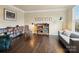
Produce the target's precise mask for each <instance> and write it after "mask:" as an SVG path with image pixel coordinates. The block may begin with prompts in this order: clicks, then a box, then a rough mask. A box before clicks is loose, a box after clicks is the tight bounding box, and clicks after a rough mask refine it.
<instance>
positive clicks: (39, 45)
mask: <svg viewBox="0 0 79 59" xmlns="http://www.w3.org/2000/svg"><path fill="white" fill-rule="evenodd" d="M8 52H9V53H64V49H63V47H62V46H61V45H60V44H59V42H58V38H57V36H47V35H33V36H32V37H31V38H29V39H28V40H27V39H26V38H23V39H18V41H16V43H15V44H14V46H13V47H12V48H11V49H10V50H9V51H8Z"/></svg>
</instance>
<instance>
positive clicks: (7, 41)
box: [0, 35, 11, 51]
mask: <svg viewBox="0 0 79 59" xmlns="http://www.w3.org/2000/svg"><path fill="white" fill-rule="evenodd" d="M10 47H11V38H10V37H9V35H3V36H0V51H1V50H6V49H9V48H10Z"/></svg>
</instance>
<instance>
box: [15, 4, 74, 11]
mask: <svg viewBox="0 0 79 59" xmlns="http://www.w3.org/2000/svg"><path fill="white" fill-rule="evenodd" d="M14 6H15V7H17V8H19V9H22V10H23V11H37V10H49V9H63V8H65V9H66V8H69V7H72V6H73V5H14Z"/></svg>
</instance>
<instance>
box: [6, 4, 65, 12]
mask: <svg viewBox="0 0 79 59" xmlns="http://www.w3.org/2000/svg"><path fill="white" fill-rule="evenodd" d="M8 7H11V8H14V9H16V10H18V11H21V12H23V13H40V12H57V11H66V8H57V9H47V10H31V11H24V10H22V9H20V8H18V7H16V6H13V5H8Z"/></svg>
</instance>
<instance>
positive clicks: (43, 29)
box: [34, 23, 49, 35]
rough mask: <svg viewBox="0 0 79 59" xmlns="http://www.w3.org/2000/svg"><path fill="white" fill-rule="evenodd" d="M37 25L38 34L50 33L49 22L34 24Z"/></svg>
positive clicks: (36, 31)
mask: <svg viewBox="0 0 79 59" xmlns="http://www.w3.org/2000/svg"><path fill="white" fill-rule="evenodd" d="M34 26H35V33H37V34H46V35H48V34H49V24H47V23H38V24H34Z"/></svg>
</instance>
